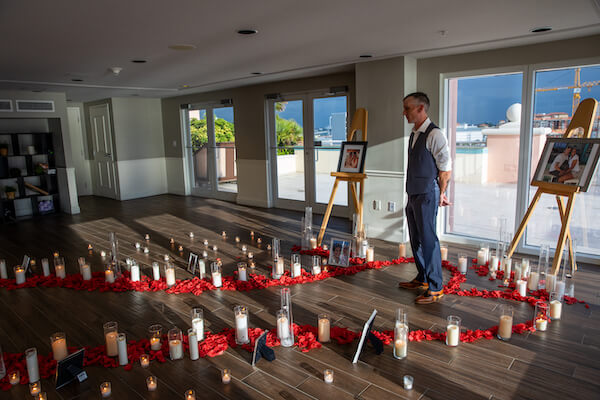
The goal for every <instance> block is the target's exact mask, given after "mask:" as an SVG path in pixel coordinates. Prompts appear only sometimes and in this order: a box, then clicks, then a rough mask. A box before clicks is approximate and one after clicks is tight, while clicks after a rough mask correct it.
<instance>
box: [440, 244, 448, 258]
mask: <svg viewBox="0 0 600 400" xmlns="http://www.w3.org/2000/svg"><path fill="white" fill-rule="evenodd" d="M440 254H441V256H442V261H448V246H446V245H445V244H442V245H440Z"/></svg>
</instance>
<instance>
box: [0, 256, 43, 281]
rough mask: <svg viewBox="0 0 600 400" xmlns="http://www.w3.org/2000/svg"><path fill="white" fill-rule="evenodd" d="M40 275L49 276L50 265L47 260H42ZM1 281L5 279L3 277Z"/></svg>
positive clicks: (0, 261)
mask: <svg viewBox="0 0 600 400" xmlns="http://www.w3.org/2000/svg"><path fill="white" fill-rule="evenodd" d="M2 261H4V260H0V269H1V268H2ZM42 275H44V276H50V263H49V261H48V259H47V258H42ZM2 279H7V278H6V277H3V278H2Z"/></svg>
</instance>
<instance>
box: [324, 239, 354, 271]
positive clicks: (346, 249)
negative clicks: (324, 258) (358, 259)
mask: <svg viewBox="0 0 600 400" xmlns="http://www.w3.org/2000/svg"><path fill="white" fill-rule="evenodd" d="M329 249H330V250H329V260H328V262H327V263H328V264H329V265H337V266H338V267H347V266H348V265H350V241H348V240H344V239H336V238H333V239H331V246H329Z"/></svg>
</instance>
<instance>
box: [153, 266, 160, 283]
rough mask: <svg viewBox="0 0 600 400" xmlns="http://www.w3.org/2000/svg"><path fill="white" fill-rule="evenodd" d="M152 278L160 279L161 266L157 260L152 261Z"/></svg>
mask: <svg viewBox="0 0 600 400" xmlns="http://www.w3.org/2000/svg"><path fill="white" fill-rule="evenodd" d="M152 279H154V280H155V281H159V280H160V266H159V265H158V263H157V262H153V263H152Z"/></svg>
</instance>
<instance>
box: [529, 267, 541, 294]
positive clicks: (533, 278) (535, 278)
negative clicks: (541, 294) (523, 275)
mask: <svg viewBox="0 0 600 400" xmlns="http://www.w3.org/2000/svg"><path fill="white" fill-rule="evenodd" d="M539 280H540V274H539V272H538V265H536V264H530V265H529V277H528V278H527V289H529V290H538V283H539Z"/></svg>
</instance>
